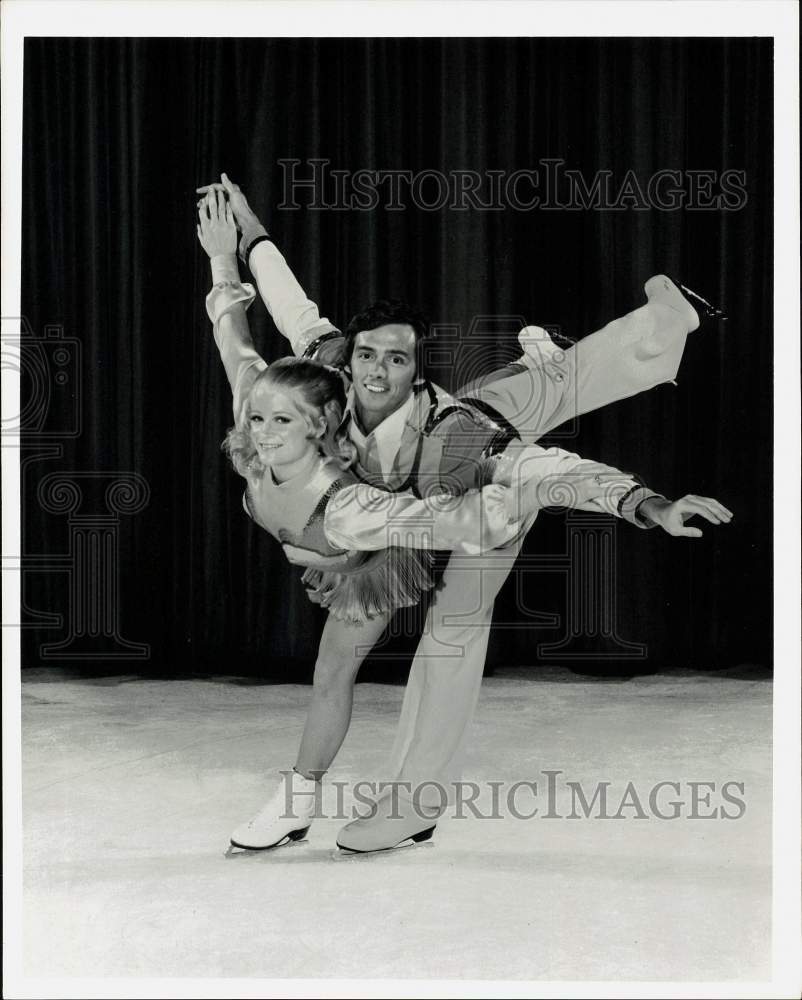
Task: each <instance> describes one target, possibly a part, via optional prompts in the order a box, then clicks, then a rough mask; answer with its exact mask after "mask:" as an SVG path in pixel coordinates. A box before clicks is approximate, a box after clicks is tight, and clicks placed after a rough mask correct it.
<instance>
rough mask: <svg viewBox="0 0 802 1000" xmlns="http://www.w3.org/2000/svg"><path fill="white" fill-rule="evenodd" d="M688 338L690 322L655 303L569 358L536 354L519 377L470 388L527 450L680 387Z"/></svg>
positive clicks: (613, 324) (464, 391) (581, 345)
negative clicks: (664, 388) (665, 387)
mask: <svg viewBox="0 0 802 1000" xmlns="http://www.w3.org/2000/svg"><path fill="white" fill-rule="evenodd" d="M687 336H688V321H687V318H686V317H685V316H684V315H683V314H682V313H680V312H678V311H677V310H675V309H672V308H670V307H669V306H667V305H665V304H663V303H661V302H649V303H647V304H646V305H645V306H641V307H640V308H638V309H635V310H634V311H633V312H631V313H627V315H626V316H622V317H621V318H620V319H615V320H613V321H612V322H610V323H608V324H607V326H605V327H602V329H601V330H597V331H596V332H595V333H591V334H589V335H588V336H587V337H583V338H582V340H580V341H579V342H578V343H577V344H574V346H573V347H571V348H569V349H568V350H567V351H565V352H557V353H556V354H554V353H550V352H548V353H547V352H543V353H542V355H540V354H539V353H538V352H537V351H535V352H533V353H534V357H528V358H527V357H526V356H524V358H523V359H522V362H523V363H524V364H526V369H525V370H524V371H521V372H519V373H518V374H515V375H508V376H505V377H502V378H497V379H496V380H495V381H488V382H485V380H484V379H479V380H477V382H476V383H474V384H473V385H470V386H466V387H464V388H463V389H460V390H459V391H458V392H456V393H455V395H456V396H464V395H469V396H471V397H473V398H475V399H480V400H482V401H483V402H486V403H489V404H490V405H491V406H493V407H494V409H496V410H497V411H498V412H499V413H501V414H502V416H504V417H506V419H507V420H508V421H509V422H510V423H511V424H512V425H513V426H514V427H515V428H516V430H517V431H518V432H519V433H520V434H521V437H522V439H523V440H524V442H526V443H527V444H531V443H533V442H534V441H536V440H537V439H538V438H539V437H541V436H542V435H544V434H546V433H548V431H550V430H553V429H554V428H555V427H559V426H560V424H563V423H565V422H566V421H568V420H571V419H573V418H574V417H576V416H579V415H580V414H582V413H590V412H591V411H592V410H597V409H599V407H601V406H607V405H608V404H609V403H615V402H617V401H618V400H620V399H626V398H627V397H628V396H634V395H637V394H638V393H639V392H645V391H646V390H647V389H651V388H653V387H654V386H656V385H660V384H661V383H663V382H672V381H673V380H674V379H675V378H676V376H677V371H678V369H679V365H680V361H681V360H682V352H683V350H684V349H685V341H686V338H687Z"/></svg>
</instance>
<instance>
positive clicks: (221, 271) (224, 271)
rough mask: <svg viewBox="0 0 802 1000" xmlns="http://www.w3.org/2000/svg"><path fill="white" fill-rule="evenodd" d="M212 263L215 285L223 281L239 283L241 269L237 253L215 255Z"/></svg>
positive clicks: (213, 282)
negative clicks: (238, 264)
mask: <svg viewBox="0 0 802 1000" xmlns="http://www.w3.org/2000/svg"><path fill="white" fill-rule="evenodd" d="M210 263H211V265H212V284H213V285H217V284H219V283H220V282H221V281H239V267H238V266H237V255H236V253H235V252H232V253H218V254H215V255H214V257H212V258H211V260H210Z"/></svg>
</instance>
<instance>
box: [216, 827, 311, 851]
mask: <svg viewBox="0 0 802 1000" xmlns="http://www.w3.org/2000/svg"><path fill="white" fill-rule="evenodd" d="M308 832H309V827H308V826H307V827H305V828H304V829H303V830H293V831H292V832H291V833H288V834H286V835H285V836H283V837H282V838H281V840H277V841H276V842H275V844H267V845H266V846H265V847H248V846H247V845H245V844H238V843H237V842H236V841H235V840H232V841H231V842H230V843H229V845H228V847H227V848H226V855H225V856H226V857H227V858H238V857H242V856H243V855H246V854H263V853H264V852H265V851H275V850H276V848H278V847H293V846H295V845H296V844H298V845H300V844H303V843H306V835H307V833H308Z"/></svg>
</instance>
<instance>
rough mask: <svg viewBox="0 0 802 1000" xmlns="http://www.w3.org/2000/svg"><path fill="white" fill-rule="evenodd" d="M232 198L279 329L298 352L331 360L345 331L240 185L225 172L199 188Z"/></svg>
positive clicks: (245, 251) (244, 255)
mask: <svg viewBox="0 0 802 1000" xmlns="http://www.w3.org/2000/svg"><path fill="white" fill-rule="evenodd" d="M210 192H212V193H216V194H218V195H223V196H227V197H228V203H229V205H230V207H231V210H232V212H233V214H234V219H235V221H236V223H237V226H238V227H239V229H240V231H241V233H242V236H241V238H240V242H239V251H240V257H241V259H242V260H243V261H244V262H245V263H246V264H247V265H248V267H249V268H250V270H251V274H252V275H253V276H254V279H255V280H256V285H257V288H258V289H259V294H260V295H261V297H262V300H263V301H264V303H265V305H266V306H267V310H268V312H269V313H270V315H271V316H272V317H273V322H274V323H275V324H276V328H277V329H278V331H279V333H281V334H282V335H283V336H285V337H286V338H287V340H289V342H290V344H291V346H292V350H293V353H294V354H297V355H302V354H305V353H307V352H308V353H309V355H310V356H313V357H315V358H316V359H317V360H318V361H323V362H331V361H333V360H334V356H335V355H338V354H339V347H340V344H341V342H342V334H341V333H340V331H339V330H338V329H337V327H335V326H334V325H333V324H332V323H330V322H329V321H328V320H327V319H326V318H325V317H321V315H320V313H319V311H318V307H317V306H316V305H315V303H314V302H312V301H311V300H310V299H309V298H307V296H306V292H304V290H303V288H301V286H300V284H299V283H298V281H297V279H296V277H295V275H294V274H293V273H292V271H291V270H290V267H289V265H288V264H287V261H286V260H285V259H284V257H283V256H282V254H281V252H280V251H279V249H278V247H277V246H276V245H275V243H273V242H271V240H270V238H269V236H268V233H267V230H266V229H265V227H264V226H263V225H262V223H261V222H260V221H259V219H258V218H257V216H256V214H255V212H254V211H253V209H252V208H251V206H250V205H249V204H248V201H247V199H246V197H245V195H244V194H243V193H242V191H241V190H240V187H239V185H237V184H234V183H233V182H232V181H230V180H229V178H228V175H227V174H222V175H221V181H220V182H219V183H214V184H207V185H205V186H204V187H200V188H198V193H200V194H208V193H210Z"/></svg>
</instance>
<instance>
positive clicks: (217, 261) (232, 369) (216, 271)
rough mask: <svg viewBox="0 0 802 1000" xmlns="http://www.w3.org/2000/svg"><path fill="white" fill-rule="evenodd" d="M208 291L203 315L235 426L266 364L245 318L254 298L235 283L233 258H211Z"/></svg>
mask: <svg viewBox="0 0 802 1000" xmlns="http://www.w3.org/2000/svg"><path fill="white" fill-rule="evenodd" d="M211 264H212V281H213V282H214V284H213V286H212V289H211V291H210V292H209V294H208V295H207V296H206V312H207V314H208V316H209V319H210V320H211V321H212V326H213V330H214V342H215V344H217V349H218V350H219V351H220V360H221V361H222V362H223V367H224V368H225V370H226V375H227V376H228V381H229V384H230V385H231V392H232V395H233V401H234V420H235V421H237V422H239V418H240V415H241V410H242V407H243V404H244V401H245V400H246V399H247V397H248V393H249V392H250V389H251V386H252V385H253V382H254V379H255V378H256V377H257V375H258V374H259V373H260V372H262V371H264V370H265V368H267V362H266V361H265V360H264V359H263V358H262V357H261V355H260V354H259V353H258V352H257V350H256V348H255V347H254V344H253V339H252V338H251V331H250V328H249V327H248V320H247V317H246V315H245V312H246V310H247V309H248V308H249V307H250V305H251V303H252V302H253V300H254V299H255V298H256V290H255V289H254V287H253V285H251V284H248V283H247V282H241V281H240V280H239V268H238V267H237V259H236V257H235V256H234V254H221V255H219V256H217V257H213V258H212V261H211Z"/></svg>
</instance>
